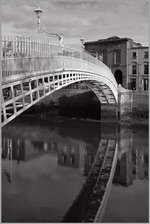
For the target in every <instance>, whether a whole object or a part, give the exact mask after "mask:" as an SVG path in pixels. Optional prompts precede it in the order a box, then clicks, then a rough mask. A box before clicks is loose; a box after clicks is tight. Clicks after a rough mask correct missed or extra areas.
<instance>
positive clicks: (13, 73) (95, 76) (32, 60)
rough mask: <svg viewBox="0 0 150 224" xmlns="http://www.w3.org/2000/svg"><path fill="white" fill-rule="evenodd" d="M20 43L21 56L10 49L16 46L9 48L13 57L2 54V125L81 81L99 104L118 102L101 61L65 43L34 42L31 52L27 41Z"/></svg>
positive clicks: (106, 68)
mask: <svg viewBox="0 0 150 224" xmlns="http://www.w3.org/2000/svg"><path fill="white" fill-rule="evenodd" d="M4 44H5V43H4ZM13 44H14V45H15V43H13ZM17 44H18V42H17ZM20 44H22V42H21V43H20ZM23 44H24V48H23V49H24V51H25V52H22V54H21V56H20V55H16V54H15V52H13V50H15V49H17V46H18V45H17V46H16V48H15V47H13V49H11V50H12V56H10V55H9V56H7V55H6V54H3V58H2V113H1V114H2V126H4V125H5V124H7V123H8V122H10V121H11V120H12V119H14V118H15V117H16V116H18V115H19V114H21V113H22V112H24V111H25V110H27V109H28V108H29V107H31V106H32V105H34V104H36V103H37V102H39V101H40V100H42V99H43V98H45V97H46V96H48V95H50V94H51V93H53V92H54V91H56V90H58V89H61V88H63V87H65V86H67V85H70V84H72V83H75V82H80V81H84V82H86V84H87V85H88V86H89V88H91V90H92V91H93V92H94V93H95V94H96V95H97V97H98V98H99V100H100V102H101V104H116V103H118V86H117V83H116V80H115V78H114V75H113V74H112V72H111V70H110V69H109V68H108V67H107V66H106V65H104V64H103V63H102V62H101V61H99V60H97V59H96V58H94V57H92V56H91V55H89V54H87V53H85V52H80V51H77V50H74V49H72V48H68V47H64V46H63V47H62V46H56V45H50V44H49V43H46V44H45V46H46V48H44V50H43V45H41V43H39V42H37V43H35V44H36V45H38V48H37V51H35V49H34V51H32V49H31V43H30V42H29V41H28V40H24V42H23ZM36 45H35V46H36ZM39 49H40V51H38V50H39ZM6 50H7V51H8V48H7V49H6ZM21 50H22V48H21ZM10 53H11V52H10ZM31 53H32V54H31ZM14 55H15V56H14Z"/></svg>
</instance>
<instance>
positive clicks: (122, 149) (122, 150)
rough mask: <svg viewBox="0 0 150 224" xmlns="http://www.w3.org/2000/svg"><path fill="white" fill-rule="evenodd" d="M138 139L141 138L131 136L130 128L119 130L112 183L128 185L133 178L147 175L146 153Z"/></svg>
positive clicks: (141, 177) (142, 177)
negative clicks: (116, 157)
mask: <svg viewBox="0 0 150 224" xmlns="http://www.w3.org/2000/svg"><path fill="white" fill-rule="evenodd" d="M133 140H134V141H133ZM139 141H141V139H139V140H138V138H136V139H134V138H133V136H132V130H129V129H128V130H127V131H125V130H124V129H123V130H121V132H120V136H119V144H118V145H119V155H118V161H117V166H116V172H115V175H114V179H113V183H115V184H120V185H122V186H125V187H128V186H130V185H132V183H133V181H134V180H135V179H144V178H147V177H148V159H147V158H148V155H147V152H146V151H145V148H144V147H143V145H142V143H140V142H139Z"/></svg>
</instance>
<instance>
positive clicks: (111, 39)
mask: <svg viewBox="0 0 150 224" xmlns="http://www.w3.org/2000/svg"><path fill="white" fill-rule="evenodd" d="M117 41H133V40H132V39H131V38H127V37H124V38H120V37H118V36H112V37H108V38H105V39H99V40H97V41H89V42H85V44H99V43H104V42H117Z"/></svg>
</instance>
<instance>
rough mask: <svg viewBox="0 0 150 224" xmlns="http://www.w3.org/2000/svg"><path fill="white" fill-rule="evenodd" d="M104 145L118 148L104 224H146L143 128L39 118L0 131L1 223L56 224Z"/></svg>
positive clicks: (20, 120) (145, 139) (19, 120)
mask: <svg viewBox="0 0 150 224" xmlns="http://www.w3.org/2000/svg"><path fill="white" fill-rule="evenodd" d="M102 139H108V140H110V139H115V140H116V141H118V146H119V148H118V161H117V167H116V172H115V176H114V179H113V185H112V190H111V194H110V197H109V200H108V203H107V206H106V209H105V214H104V217H103V222H147V221H148V130H147V128H145V127H140V128H139V127H134V128H132V129H131V128H118V127H117V125H114V124H111V125H109V124H107V125H106V124H102V125H101V124H100V123H96V122H88V121H80V120H61V119H59V120H56V122H51V121H46V120H38V119H37V118H17V119H15V120H14V121H12V122H11V123H10V124H8V125H6V126H5V127H4V128H3V129H2V221H3V222H60V221H61V220H62V218H63V216H64V215H65V213H66V212H67V211H68V210H69V208H70V206H71V205H72V203H73V201H74V200H75V199H76V197H77V196H78V194H79V192H80V191H81V188H82V186H83V184H84V183H85V181H86V178H87V175H88V173H89V170H90V168H91V165H92V163H93V161H94V157H95V155H96V152H97V149H98V146H99V144H100V142H101V140H102Z"/></svg>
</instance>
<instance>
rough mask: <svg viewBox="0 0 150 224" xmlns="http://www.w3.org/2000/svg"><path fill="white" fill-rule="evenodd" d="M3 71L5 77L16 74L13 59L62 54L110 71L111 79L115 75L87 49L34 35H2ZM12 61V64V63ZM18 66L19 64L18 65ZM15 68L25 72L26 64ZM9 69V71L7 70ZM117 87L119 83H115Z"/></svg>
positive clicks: (20, 59)
mask: <svg viewBox="0 0 150 224" xmlns="http://www.w3.org/2000/svg"><path fill="white" fill-rule="evenodd" d="M1 52H2V72H3V77H5V74H7V76H9V75H11V74H12V73H13V72H14V74H15V71H11V68H12V65H13V60H14V63H16V62H17V60H18V59H19V60H18V62H20V63H22V64H23V63H24V62H26V63H28V61H29V60H30V59H31V58H33V59H34V58H39V59H40V58H43V57H45V58H46V57H49V58H52V57H54V56H60V57H61V56H62V57H71V58H76V59H80V60H82V61H86V62H88V63H91V64H94V65H97V66H100V67H101V68H103V69H104V70H105V71H107V72H108V73H109V76H110V79H112V80H114V76H113V74H112V72H111V70H110V69H109V68H108V67H107V66H106V65H105V64H104V63H103V62H101V61H100V60H98V59H97V58H95V57H93V56H92V55H91V54H90V53H88V52H85V51H80V50H77V49H74V48H71V47H68V46H62V45H58V44H51V43H50V42H49V41H48V40H42V39H37V38H32V37H19V36H16V37H6V36H5V37H2V51H1ZM11 63H12V65H11ZM17 66H18V65H17ZM17 66H16V67H15V66H13V67H15V68H13V70H15V69H16V71H17V69H18V68H19V69H20V68H22V67H23V69H22V70H18V71H17V72H18V74H20V73H24V72H25V70H24V66H20V65H19V67H17ZM35 67H36V66H35ZM35 67H34V66H33V69H31V70H34V71H36V69H35ZM7 71H8V72H7ZM115 85H116V88H117V84H116V83H115Z"/></svg>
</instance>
